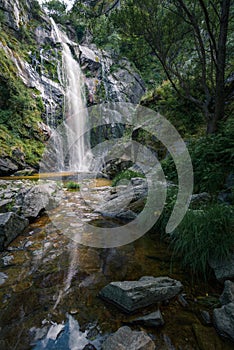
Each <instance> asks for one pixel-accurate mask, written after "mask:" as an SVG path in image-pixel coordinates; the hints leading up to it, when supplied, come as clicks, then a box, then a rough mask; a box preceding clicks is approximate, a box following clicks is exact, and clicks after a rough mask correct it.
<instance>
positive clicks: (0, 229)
mask: <svg viewBox="0 0 234 350" xmlns="http://www.w3.org/2000/svg"><path fill="white" fill-rule="evenodd" d="M27 225H28V220H27V219H25V218H23V217H20V216H18V215H16V214H15V213H12V212H9V213H3V214H0V250H3V249H4V248H6V247H7V246H8V244H9V243H10V242H11V241H12V240H13V239H14V238H16V237H17V236H18V235H19V234H20V233H21V232H22V231H23V230H24V229H25V227H27Z"/></svg>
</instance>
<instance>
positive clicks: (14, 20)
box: [0, 0, 31, 31]
mask: <svg viewBox="0 0 234 350" xmlns="http://www.w3.org/2000/svg"><path fill="white" fill-rule="evenodd" d="M0 9H1V10H2V11H3V13H4V15H5V21H6V23H7V24H8V26H9V27H10V28H12V29H14V30H16V31H18V30H19V28H20V25H22V24H26V23H27V22H28V20H29V18H30V14H31V11H30V10H31V2H30V1H29V0H26V1H24V5H22V3H21V2H20V0H0Z"/></svg>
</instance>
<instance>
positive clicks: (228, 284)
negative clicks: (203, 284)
mask: <svg viewBox="0 0 234 350" xmlns="http://www.w3.org/2000/svg"><path fill="white" fill-rule="evenodd" d="M219 300H220V302H221V304H222V305H226V304H229V303H232V302H234V282H232V281H225V282H224V290H223V293H222V295H221V296H220V298H219Z"/></svg>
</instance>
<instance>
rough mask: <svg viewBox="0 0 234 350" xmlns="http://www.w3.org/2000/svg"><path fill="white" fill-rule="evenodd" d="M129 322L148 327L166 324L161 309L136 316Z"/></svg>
mask: <svg viewBox="0 0 234 350" xmlns="http://www.w3.org/2000/svg"><path fill="white" fill-rule="evenodd" d="M129 323H133V324H134V323H136V324H142V325H144V326H146V327H159V326H163V325H164V320H163V317H162V314H161V312H160V310H157V311H155V312H151V313H150V314H148V315H144V316H142V317H137V318H134V319H133V320H131V321H130V322H129Z"/></svg>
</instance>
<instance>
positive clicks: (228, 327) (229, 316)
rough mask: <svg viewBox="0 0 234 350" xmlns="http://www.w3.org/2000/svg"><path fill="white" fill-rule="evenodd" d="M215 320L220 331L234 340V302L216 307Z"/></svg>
mask: <svg viewBox="0 0 234 350" xmlns="http://www.w3.org/2000/svg"><path fill="white" fill-rule="evenodd" d="M213 322H214V325H215V328H216V330H217V331H218V333H220V334H221V335H222V336H224V337H227V338H230V339H231V340H232V341H234V302H232V303H229V304H226V305H223V306H222V307H221V308H218V309H214V312H213Z"/></svg>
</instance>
